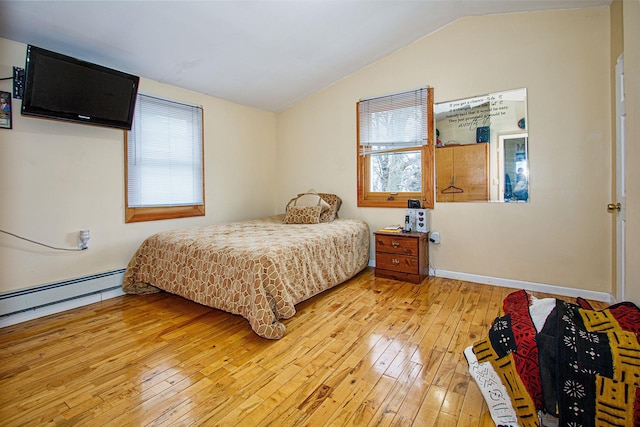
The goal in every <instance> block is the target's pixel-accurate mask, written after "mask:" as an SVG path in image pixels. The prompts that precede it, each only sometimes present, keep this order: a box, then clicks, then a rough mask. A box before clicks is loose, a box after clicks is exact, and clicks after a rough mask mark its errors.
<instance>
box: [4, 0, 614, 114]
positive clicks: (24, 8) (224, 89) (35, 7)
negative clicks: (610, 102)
mask: <svg viewBox="0 0 640 427" xmlns="http://www.w3.org/2000/svg"><path fill="white" fill-rule="evenodd" d="M609 3H610V0H554V1H552V0H428V1H416V0H413V1H406V0H395V1H393V0H385V1H373V0H330V1H329V0H324V1H313V0H309V1H304V0H298V1H294V0H289V1H279V0H272V1H270V0H263V1H242V0H237V1H6V0H3V1H2V2H0V37H2V38H6V39H9V40H14V41H17V42H21V43H25V44H33V45H36V46H39V47H42V48H45V49H49V50H53V51H56V52H60V53H63V54H66V55H70V56H73V57H76V58H80V59H83V60H86V61H89V62H94V63H97V64H101V65H104V66H107V67H111V68H116V69H119V70H122V71H125V72H128V73H132V74H136V75H140V76H144V77H147V78H150V79H153V80H157V81H160V82H163V83H167V84H171V85H174V86H178V87H182V88H185V89H190V90H194V91H197V92H201V93H205V94H208V95H212V96H215V97H218V98H223V99H227V100H230V101H233V102H236V103H239V104H243V105H248V106H253V107H256V108H260V109H264V110H267V111H275V112H278V111H281V110H283V109H286V108H287V107H289V106H291V105H293V104H295V103H296V102H298V101H300V100H302V99H304V98H305V97H307V96H309V95H311V94H313V93H314V92H316V91H318V90H320V89H322V88H324V87H326V86H328V85H331V84H332V83H334V82H336V81H338V80H340V79H341V78H344V77H346V76H348V75H349V74H351V73H353V72H355V71H357V70H359V69H361V68H362V67H365V66H367V65H369V64H371V63H373V62H375V61H376V60H378V59H380V58H383V57H384V56H386V55H388V54H390V53H392V52H394V51H396V50H397V49H400V48H402V47H403V46H406V45H408V44H410V43H412V42H414V41H416V40H418V39H420V38H422V37H424V36H425V35H427V34H429V33H432V32H434V31H436V30H437V29H438V28H441V27H443V26H445V25H447V24H449V23H451V22H453V21H455V20H456V19H459V18H461V17H463V16H470V15H483V14H496V13H511V12H525V11H535V10H547V9H568V8H576V7H594V6H602V5H608V4H609ZM13 65H16V66H21V65H22V64H13Z"/></svg>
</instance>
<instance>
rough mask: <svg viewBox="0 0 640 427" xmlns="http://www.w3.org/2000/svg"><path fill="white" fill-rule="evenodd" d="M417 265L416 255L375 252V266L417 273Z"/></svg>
mask: <svg viewBox="0 0 640 427" xmlns="http://www.w3.org/2000/svg"><path fill="white" fill-rule="evenodd" d="M419 267H420V265H419V262H418V258H416V257H412V256H407V255H400V254H390V253H382V252H378V253H377V254H376V268H380V269H382V270H393V271H399V272H403V273H409V274H418V272H419Z"/></svg>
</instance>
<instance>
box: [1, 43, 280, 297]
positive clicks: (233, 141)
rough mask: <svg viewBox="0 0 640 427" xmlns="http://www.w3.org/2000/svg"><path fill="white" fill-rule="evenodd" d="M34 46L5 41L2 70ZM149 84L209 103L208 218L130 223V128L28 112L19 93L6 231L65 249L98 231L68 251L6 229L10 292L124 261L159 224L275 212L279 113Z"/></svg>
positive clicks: (5, 172) (5, 139)
mask: <svg viewBox="0 0 640 427" xmlns="http://www.w3.org/2000/svg"><path fill="white" fill-rule="evenodd" d="M25 52H26V45H23V44H20V43H15V42H12V41H8V40H5V39H0V75H1V76H3V77H4V76H11V75H12V67H13V66H19V67H24V62H25ZM11 88H12V83H11V81H0V90H3V91H9V92H11V91H12V89H11ZM140 90H141V91H142V92H145V93H150V94H156V95H159V96H162V97H165V98H169V99H175V100H180V101H184V102H187V103H193V104H200V105H202V106H203V107H204V135H205V148H204V150H205V178H206V182H205V191H206V193H205V197H206V203H207V204H206V213H207V214H206V216H204V217H197V218H188V219H174V220H166V221H154V222H147V223H135V224H125V223H124V146H123V144H124V142H123V136H124V133H123V131H119V130H113V129H106V128H99V127H93V126H87V125H80V124H72V123H66V122H60V121H52V120H44V119H38V118H30V117H22V116H21V115H20V113H19V108H20V101H19V100H15V99H14V100H13V109H14V112H13V129H12V130H6V129H0V229H3V230H7V231H10V232H12V233H16V234H19V235H22V236H25V237H28V238H31V239H34V240H37V241H41V242H44V243H47V244H49V245H53V246H60V247H77V235H78V231H79V230H81V229H89V230H90V231H91V239H90V240H89V250H88V251H85V252H59V251H54V250H50V249H46V248H43V247H40V246H36V245H33V244H31V243H28V242H24V241H21V240H18V239H15V238H14V237H10V236H7V235H5V234H0V292H4V291H9V290H15V289H21V288H26V287H31V286H35V285H41V284H44V283H51V282H54V281H58V280H64V279H69V278H75V277H81V276H84V275H90V274H96V273H101V272H104V271H109V270H114V269H120V268H124V267H126V265H127V263H128V261H129V258H130V257H131V255H132V254H133V252H134V251H135V249H136V248H137V246H138V245H139V244H140V242H141V241H142V240H143V239H144V238H146V237H147V236H148V235H150V234H152V233H154V232H157V231H161V230H166V229H173V228H180V227H184V226H188V225H204V224H209V223H219V222H228V221H232V220H240V219H247V218H254V217H259V216H266V215H272V214H274V213H275V211H276V205H275V190H274V188H275V176H276V175H275V137H276V120H275V114H274V113H269V112H265V111H261V110H257V109H253V108H248V107H244V106H240V105H237V104H233V103H230V102H227V101H223V100H220V99H216V98H212V97H209V96H205V95H202V94H198V93H195V92H190V91H186V90H183V89H179V88H176V87H171V86H167V85H164V84H160V83H158V82H155V81H151V80H148V79H144V78H143V79H142V80H141V88H140Z"/></svg>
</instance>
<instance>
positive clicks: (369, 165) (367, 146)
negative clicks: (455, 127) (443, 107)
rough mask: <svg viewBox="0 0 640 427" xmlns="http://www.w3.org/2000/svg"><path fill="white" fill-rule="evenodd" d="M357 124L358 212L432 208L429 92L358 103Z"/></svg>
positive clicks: (425, 90) (430, 109) (432, 160)
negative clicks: (412, 204) (416, 203)
mask: <svg viewBox="0 0 640 427" xmlns="http://www.w3.org/2000/svg"><path fill="white" fill-rule="evenodd" d="M357 124H358V156H357V157H358V165H357V170H358V206H368V207H406V206H407V203H406V202H407V200H408V199H419V200H421V202H422V205H423V206H424V207H425V208H433V203H434V197H433V185H434V180H433V171H434V165H433V163H434V145H433V140H434V138H433V136H434V132H435V130H434V127H435V126H434V122H433V89H432V88H428V87H425V88H419V89H415V90H411V91H406V92H401V93H395V94H390V95H385V96H378V97H375V98H369V99H364V100H361V101H360V102H358V104H357Z"/></svg>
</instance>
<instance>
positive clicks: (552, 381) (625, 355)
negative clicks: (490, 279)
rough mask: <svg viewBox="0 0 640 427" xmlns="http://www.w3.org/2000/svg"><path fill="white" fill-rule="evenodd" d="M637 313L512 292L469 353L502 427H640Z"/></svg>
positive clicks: (629, 307)
mask: <svg viewBox="0 0 640 427" xmlns="http://www.w3.org/2000/svg"><path fill="white" fill-rule="evenodd" d="M639 334H640V309H639V308H638V307H637V306H636V305H634V304H632V303H630V302H623V303H619V304H615V305H612V306H609V307H608V308H606V309H604V310H594V309H593V308H592V307H591V306H590V305H589V303H588V302H587V301H585V300H583V299H581V298H578V300H577V301H576V303H575V304H572V303H568V302H566V301H563V300H559V299H555V298H543V299H538V298H535V297H533V296H531V295H529V294H527V292H525V291H517V292H513V293H512V294H510V295H509V296H507V298H505V300H504V301H503V304H502V307H501V309H500V316H499V317H498V318H496V320H495V321H494V322H493V324H492V326H491V328H490V330H489V333H488V335H487V336H486V337H485V338H484V339H482V340H480V341H478V342H476V343H475V344H474V345H473V346H471V347H468V348H467V349H466V350H465V356H466V358H467V361H468V362H469V372H470V373H471V375H472V376H473V378H474V379H475V381H476V383H477V384H478V386H479V387H480V390H481V391H482V393H483V396H484V398H485V401H486V402H487V405H488V407H489V410H490V412H491V416H492V418H493V420H494V422H495V423H496V425H498V426H514V427H515V426H547V425H550V426H551V425H559V426H576V427H577V426H640V344H639V340H640V339H639Z"/></svg>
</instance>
